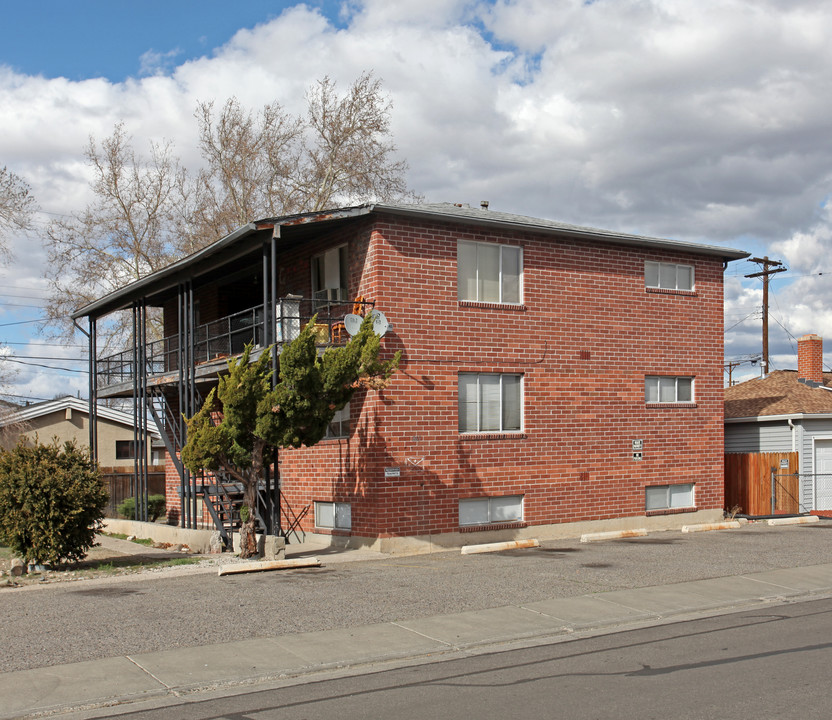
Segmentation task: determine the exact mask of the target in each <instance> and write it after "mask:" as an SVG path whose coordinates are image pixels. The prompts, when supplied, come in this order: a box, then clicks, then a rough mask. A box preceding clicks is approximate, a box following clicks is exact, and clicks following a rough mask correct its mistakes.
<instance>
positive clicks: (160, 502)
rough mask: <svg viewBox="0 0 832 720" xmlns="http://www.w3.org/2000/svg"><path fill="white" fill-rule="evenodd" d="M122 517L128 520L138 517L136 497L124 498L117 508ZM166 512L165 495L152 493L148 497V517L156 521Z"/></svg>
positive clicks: (151, 520)
mask: <svg viewBox="0 0 832 720" xmlns="http://www.w3.org/2000/svg"><path fill="white" fill-rule="evenodd" d="M116 511H117V512H118V514H119V516H120V517H123V518H126V519H127V520H135V519H136V498H132V497H129V498H124V500H122V501H121V503H119V506H118V507H117V508H116ZM163 512H165V496H164V495H150V496H149V497H148V498H147V518H148V520H149V521H150V522H156V520H158V519H159V516H160V515H161V514H162V513H163Z"/></svg>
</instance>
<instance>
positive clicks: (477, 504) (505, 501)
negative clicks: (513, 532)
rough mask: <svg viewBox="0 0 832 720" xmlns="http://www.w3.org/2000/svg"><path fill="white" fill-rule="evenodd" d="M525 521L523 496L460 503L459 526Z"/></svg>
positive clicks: (482, 498)
mask: <svg viewBox="0 0 832 720" xmlns="http://www.w3.org/2000/svg"><path fill="white" fill-rule="evenodd" d="M522 520H523V496H522V495H503V496H502V497H481V498H468V499H465V500H460V501H459V524H460V527H463V526H465V525H492V524H495V523H509V522H521V521H522Z"/></svg>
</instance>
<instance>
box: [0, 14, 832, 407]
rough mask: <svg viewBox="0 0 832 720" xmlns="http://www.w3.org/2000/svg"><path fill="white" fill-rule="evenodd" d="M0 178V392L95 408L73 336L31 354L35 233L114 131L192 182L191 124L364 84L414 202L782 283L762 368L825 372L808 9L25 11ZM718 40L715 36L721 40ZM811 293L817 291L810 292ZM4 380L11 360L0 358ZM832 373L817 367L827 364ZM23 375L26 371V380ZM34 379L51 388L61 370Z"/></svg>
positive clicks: (739, 318) (16, 17)
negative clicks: (512, 216)
mask: <svg viewBox="0 0 832 720" xmlns="http://www.w3.org/2000/svg"><path fill="white" fill-rule="evenodd" d="M0 8H2V18H3V22H2V25H0V167H2V166H4V165H7V166H8V167H9V168H10V169H11V170H12V171H14V172H15V173H17V174H19V175H20V176H21V177H23V178H25V179H26V180H27V182H28V183H29V185H30V186H31V188H32V191H33V193H34V195H35V197H36V199H37V201H38V204H39V207H40V212H39V213H38V215H37V216H36V219H35V231H34V232H32V233H29V234H28V235H25V236H24V235H18V236H13V237H8V238H6V241H7V243H8V244H9V245H10V247H11V248H12V249H13V250H14V251H15V260H14V262H13V263H12V264H10V265H9V266H7V267H5V268H2V267H0V354H2V353H4V354H5V355H6V356H7V357H9V360H8V361H6V363H5V364H4V368H5V370H4V373H3V376H4V377H6V378H8V377H9V375H8V369H9V368H10V367H17V368H18V370H19V371H18V374H17V376H16V377H14V378H12V379H11V380H10V381H9V380H7V387H6V389H5V390H2V389H1V388H0V390H2V391H4V392H6V391H7V392H9V393H11V394H15V395H20V396H25V397H31V398H43V397H46V398H49V397H52V396H53V395H54V394H57V393H61V392H71V393H73V394H74V393H77V392H80V393H81V394H82V395H83V394H85V393H86V379H85V378H84V377H83V373H82V372H66V371H64V370H59V369H55V368H75V369H78V368H79V365H80V362H79V359H78V358H79V348H78V345H79V344H80V343H82V342H83V338H82V337H81V336H80V335H79V336H77V337H76V338H75V339H74V340H72V341H61V342H56V341H55V340H54V339H51V338H50V337H49V336H48V335H43V334H38V332H37V328H38V324H37V322H36V320H37V318H39V317H41V316H42V309H41V308H42V307H43V305H44V303H45V298H46V296H47V291H48V288H47V287H46V282H45V280H44V277H43V275H44V269H45V265H46V262H47V259H46V253H45V251H44V249H43V246H42V239H43V237H44V235H45V229H46V227H47V225H48V223H49V222H50V220H52V219H54V218H56V217H61V216H67V215H72V214H74V213H79V212H82V211H83V209H84V207H85V205H86V204H87V203H89V202H90V200H91V194H90V190H89V185H88V183H89V179H90V175H89V172H88V169H87V167H86V165H85V161H84V156H83V151H84V148H85V146H86V144H87V143H88V141H89V137H90V136H93V137H95V138H97V139H103V138H105V137H107V136H109V135H110V134H111V133H112V130H113V127H114V125H115V124H116V123H120V122H123V123H124V125H125V127H126V128H127V130H128V132H129V133H130V135H131V137H132V138H133V143H134V147H135V149H136V151H137V153H139V154H143V153H144V154H146V153H147V150H148V148H149V143H150V142H151V141H153V142H159V141H163V140H169V141H171V142H173V143H174V146H175V149H176V151H177V153H178V154H179V156H180V157H181V158H182V160H183V163H184V164H185V165H186V166H187V167H188V168H189V169H195V168H197V167H198V164H199V162H200V158H199V153H198V150H197V147H198V139H197V137H196V133H195V123H194V118H193V110H194V107H195V104H196V102H197V101H203V100H212V101H215V102H217V103H220V104H221V103H222V102H224V101H225V100H226V99H227V98H229V97H231V96H235V97H237V98H238V99H239V100H240V102H242V103H243V104H245V105H247V106H248V107H251V108H256V107H258V106H260V105H262V104H264V103H267V102H271V101H272V100H278V101H280V102H281V103H282V104H283V105H284V107H286V108H287V109H288V110H289V111H291V112H300V111H302V110H303V108H304V102H305V101H304V95H305V92H306V89H307V88H309V87H310V86H311V85H312V84H313V83H314V82H315V81H316V80H319V79H320V78H322V77H324V76H325V75H328V76H330V77H332V78H333V79H334V80H336V81H337V82H338V83H339V86H340V87H342V88H343V87H345V86H347V85H348V84H349V83H350V82H351V81H352V80H354V79H355V78H356V77H358V76H359V75H360V74H361V73H362V72H364V71H372V72H374V73H375V75H376V76H377V77H378V78H379V79H381V80H382V82H383V87H384V89H385V91H386V92H387V93H388V96H389V98H390V99H391V101H392V103H393V113H392V131H393V134H394V140H395V142H396V144H397V146H398V148H399V153H400V156H401V157H402V158H403V159H406V160H407V161H408V162H409V165H410V171H409V175H408V181H409V184H410V186H411V187H412V189H413V190H415V191H416V192H418V193H420V194H422V195H423V196H424V197H425V199H426V200H428V201H452V202H467V203H470V204H471V205H473V206H477V205H478V204H479V202H480V201H481V200H489V201H490V203H491V207H492V208H494V209H500V210H506V211H509V212H517V213H521V214H527V215H532V216H538V217H545V218H551V219H555V220H561V221H564V222H571V223H575V224H579V225H587V226H594V227H600V228H608V229H613V230H621V231H624V232H633V233H642V234H647V235H654V236H657V237H669V238H676V239H680V240H692V241H700V242H706V243H709V244H725V245H728V246H731V247H737V248H742V249H746V250H748V251H750V252H752V253H753V254H755V255H758V256H763V255H766V254H767V255H769V256H770V257H772V258H775V259H780V260H783V261H784V262H785V263H786V266H787V267H788V268H789V272H788V273H783V274H782V275H780V276H776V278H775V280H774V281H773V284H772V288H773V297H772V313H773V319H772V321H771V323H770V325H771V345H772V348H773V352H774V355H775V359H774V362H775V367H791V366H793V365H794V348H795V342H794V338H795V337H797V336H800V335H802V334H804V333H806V332H818V333H820V334H823V335H826V337H827V338H829V340H828V341H827V344H828V345H829V348H830V349H832V268H830V267H829V266H828V263H827V262H826V260H825V259H826V258H827V257H829V256H830V251H832V212H830V208H829V205H828V203H827V199H828V197H829V196H830V193H832V144H830V143H829V138H830V137H832V75H830V72H829V68H830V67H832V44H831V43H829V42H828V29H829V28H830V27H832V5H830V4H828V3H817V2H815V1H814V0H792V1H791V2H789V3H759V2H756V1H754V0H675V2H674V3H672V4H671V3H666V2H665V1H664V0H597V2H593V3H589V4H587V3H586V2H584V0H396V1H395V2H393V1H392V0H348V2H344V3H341V2H336V1H334V0H309V1H308V2H306V3H305V4H300V3H293V2H265V1H264V0H250V1H241V2H238V3H231V2H219V1H217V0H202V1H200V2H197V1H195V0H168V1H167V2H158V1H156V0H142V1H140V2H91V1H87V2H85V1H84V0H75V1H73V2H68V1H61V2H58V1H53V2H47V1H40V2H38V1H36V0H33V1H32V2H28V3H12V2H9V1H8V0H6V2H3V3H2V5H0ZM716 16H718V17H719V18H720V21H719V23H714V22H713V18H714V17H716ZM757 269H758V268H757V267H756V266H755V265H753V264H751V263H747V262H742V263H735V264H732V265H731V266H729V268H728V270H727V271H726V283H725V287H726V291H725V292H726V308H725V325H726V327H730V330H729V331H728V332H726V334H725V340H726V357H727V358H731V359H734V358H740V357H743V356H746V355H751V354H753V353H755V352H759V349H760V313H759V306H760V295H761V292H760V282H759V280H756V281H749V280H745V279H744V277H743V276H744V275H745V274H749V273H752V272H755V271H756V270H757ZM821 272H824V274H823V275H820V274H819V273H821ZM11 356H14V357H11ZM827 357H828V358H830V359H832V354H828V355H827ZM23 363H25V364H23ZM38 365H51V366H52V369H49V368H41V367H38Z"/></svg>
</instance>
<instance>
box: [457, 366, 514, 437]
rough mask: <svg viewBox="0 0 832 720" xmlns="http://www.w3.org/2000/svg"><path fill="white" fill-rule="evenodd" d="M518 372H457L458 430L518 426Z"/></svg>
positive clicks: (512, 428) (494, 429) (496, 430)
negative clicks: (514, 373) (510, 373)
mask: <svg viewBox="0 0 832 720" xmlns="http://www.w3.org/2000/svg"><path fill="white" fill-rule="evenodd" d="M522 384H523V376H522V375H509V374H506V375H497V374H486V373H460V374H459V432H463V433H465V432H513V431H518V430H520V429H521V421H522V414H523V413H522V407H523V401H522Z"/></svg>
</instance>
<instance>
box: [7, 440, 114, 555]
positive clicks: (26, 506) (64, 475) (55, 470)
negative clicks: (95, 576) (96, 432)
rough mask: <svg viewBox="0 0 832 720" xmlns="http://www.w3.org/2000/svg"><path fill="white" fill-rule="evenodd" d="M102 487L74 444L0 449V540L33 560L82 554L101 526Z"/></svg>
mask: <svg viewBox="0 0 832 720" xmlns="http://www.w3.org/2000/svg"><path fill="white" fill-rule="evenodd" d="M106 506H107V490H106V489H105V488H104V486H103V484H102V482H101V475H100V473H99V471H98V466H97V464H96V463H95V462H94V461H93V460H91V459H90V457H89V454H88V453H87V451H86V450H81V449H79V448H78V447H76V446H75V444H74V443H65V444H64V445H63V446H60V445H58V444H57V443H53V444H52V445H41V444H39V443H37V444H35V445H32V446H25V445H23V444H20V445H18V446H17V447H15V448H14V449H13V450H8V451H3V452H0V543H2V544H4V545H7V546H9V547H10V548H11V549H12V550H13V551H14V552H15V554H17V555H19V556H20V557H22V558H24V559H28V560H32V561H38V562H45V563H50V564H53V565H57V564H59V563H61V562H65V561H77V560H81V559H82V558H84V557H85V556H86V554H87V551H88V550H89V549H90V548H91V547H92V546H93V545H94V544H95V534H96V532H98V531H99V530H100V529H101V520H102V519H103V518H104V509H105V508H106Z"/></svg>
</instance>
